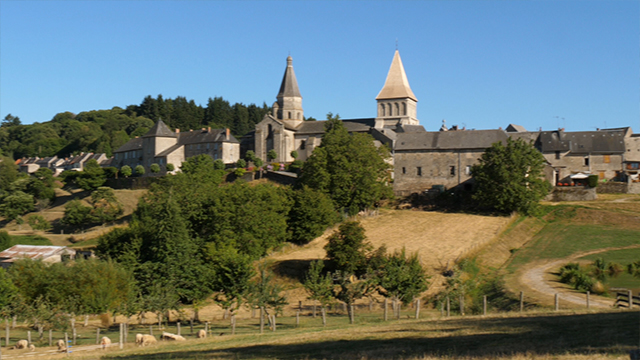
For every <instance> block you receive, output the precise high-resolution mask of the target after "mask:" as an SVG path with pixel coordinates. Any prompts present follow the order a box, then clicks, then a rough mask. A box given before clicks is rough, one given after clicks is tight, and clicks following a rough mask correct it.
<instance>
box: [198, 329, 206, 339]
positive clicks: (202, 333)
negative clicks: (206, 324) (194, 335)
mask: <svg viewBox="0 0 640 360" xmlns="http://www.w3.org/2000/svg"><path fill="white" fill-rule="evenodd" d="M206 337H207V332H206V331H204V330H198V339H204V338H206Z"/></svg>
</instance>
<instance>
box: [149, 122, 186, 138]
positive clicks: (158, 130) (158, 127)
mask: <svg viewBox="0 0 640 360" xmlns="http://www.w3.org/2000/svg"><path fill="white" fill-rule="evenodd" d="M152 136H159V137H176V136H177V135H176V133H174V132H173V131H171V129H169V127H167V125H166V124H165V123H164V122H163V121H162V120H158V121H157V122H156V123H155V124H154V125H153V126H152V127H151V129H149V131H147V133H146V134H144V135H143V136H142V137H152Z"/></svg>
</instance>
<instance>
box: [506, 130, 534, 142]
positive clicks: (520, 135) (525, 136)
mask: <svg viewBox="0 0 640 360" xmlns="http://www.w3.org/2000/svg"><path fill="white" fill-rule="evenodd" d="M507 136H508V137H510V138H512V139H513V140H518V139H522V140H524V141H526V142H533V143H534V144H535V143H536V142H537V141H538V137H539V136H540V132H539V131H525V132H508V131H507Z"/></svg>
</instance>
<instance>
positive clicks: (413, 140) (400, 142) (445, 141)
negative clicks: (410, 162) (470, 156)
mask: <svg viewBox="0 0 640 360" xmlns="http://www.w3.org/2000/svg"><path fill="white" fill-rule="evenodd" d="M506 140H507V135H506V134H505V132H504V131H502V130H464V131H433V132H424V133H422V132H411V133H407V132H405V133H398V134H397V140H396V148H395V151H411V150H471V149H478V150H483V149H486V148H488V147H490V146H491V144H493V143H496V142H499V141H501V142H506Z"/></svg>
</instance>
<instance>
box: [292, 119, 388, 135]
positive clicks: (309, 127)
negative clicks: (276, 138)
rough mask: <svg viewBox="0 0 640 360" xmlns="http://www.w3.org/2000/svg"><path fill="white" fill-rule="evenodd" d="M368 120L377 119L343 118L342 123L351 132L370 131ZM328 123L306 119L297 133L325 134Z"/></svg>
mask: <svg viewBox="0 0 640 360" xmlns="http://www.w3.org/2000/svg"><path fill="white" fill-rule="evenodd" d="M366 120H371V121H375V119H353V120H342V124H343V125H344V127H345V129H347V131H349V132H369V129H370V128H371V127H372V126H370V125H366V124H365V122H366ZM326 123H327V120H323V121H304V122H302V124H300V125H299V126H298V127H297V128H296V129H295V130H296V135H307V134H324V125H325V124H326Z"/></svg>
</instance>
